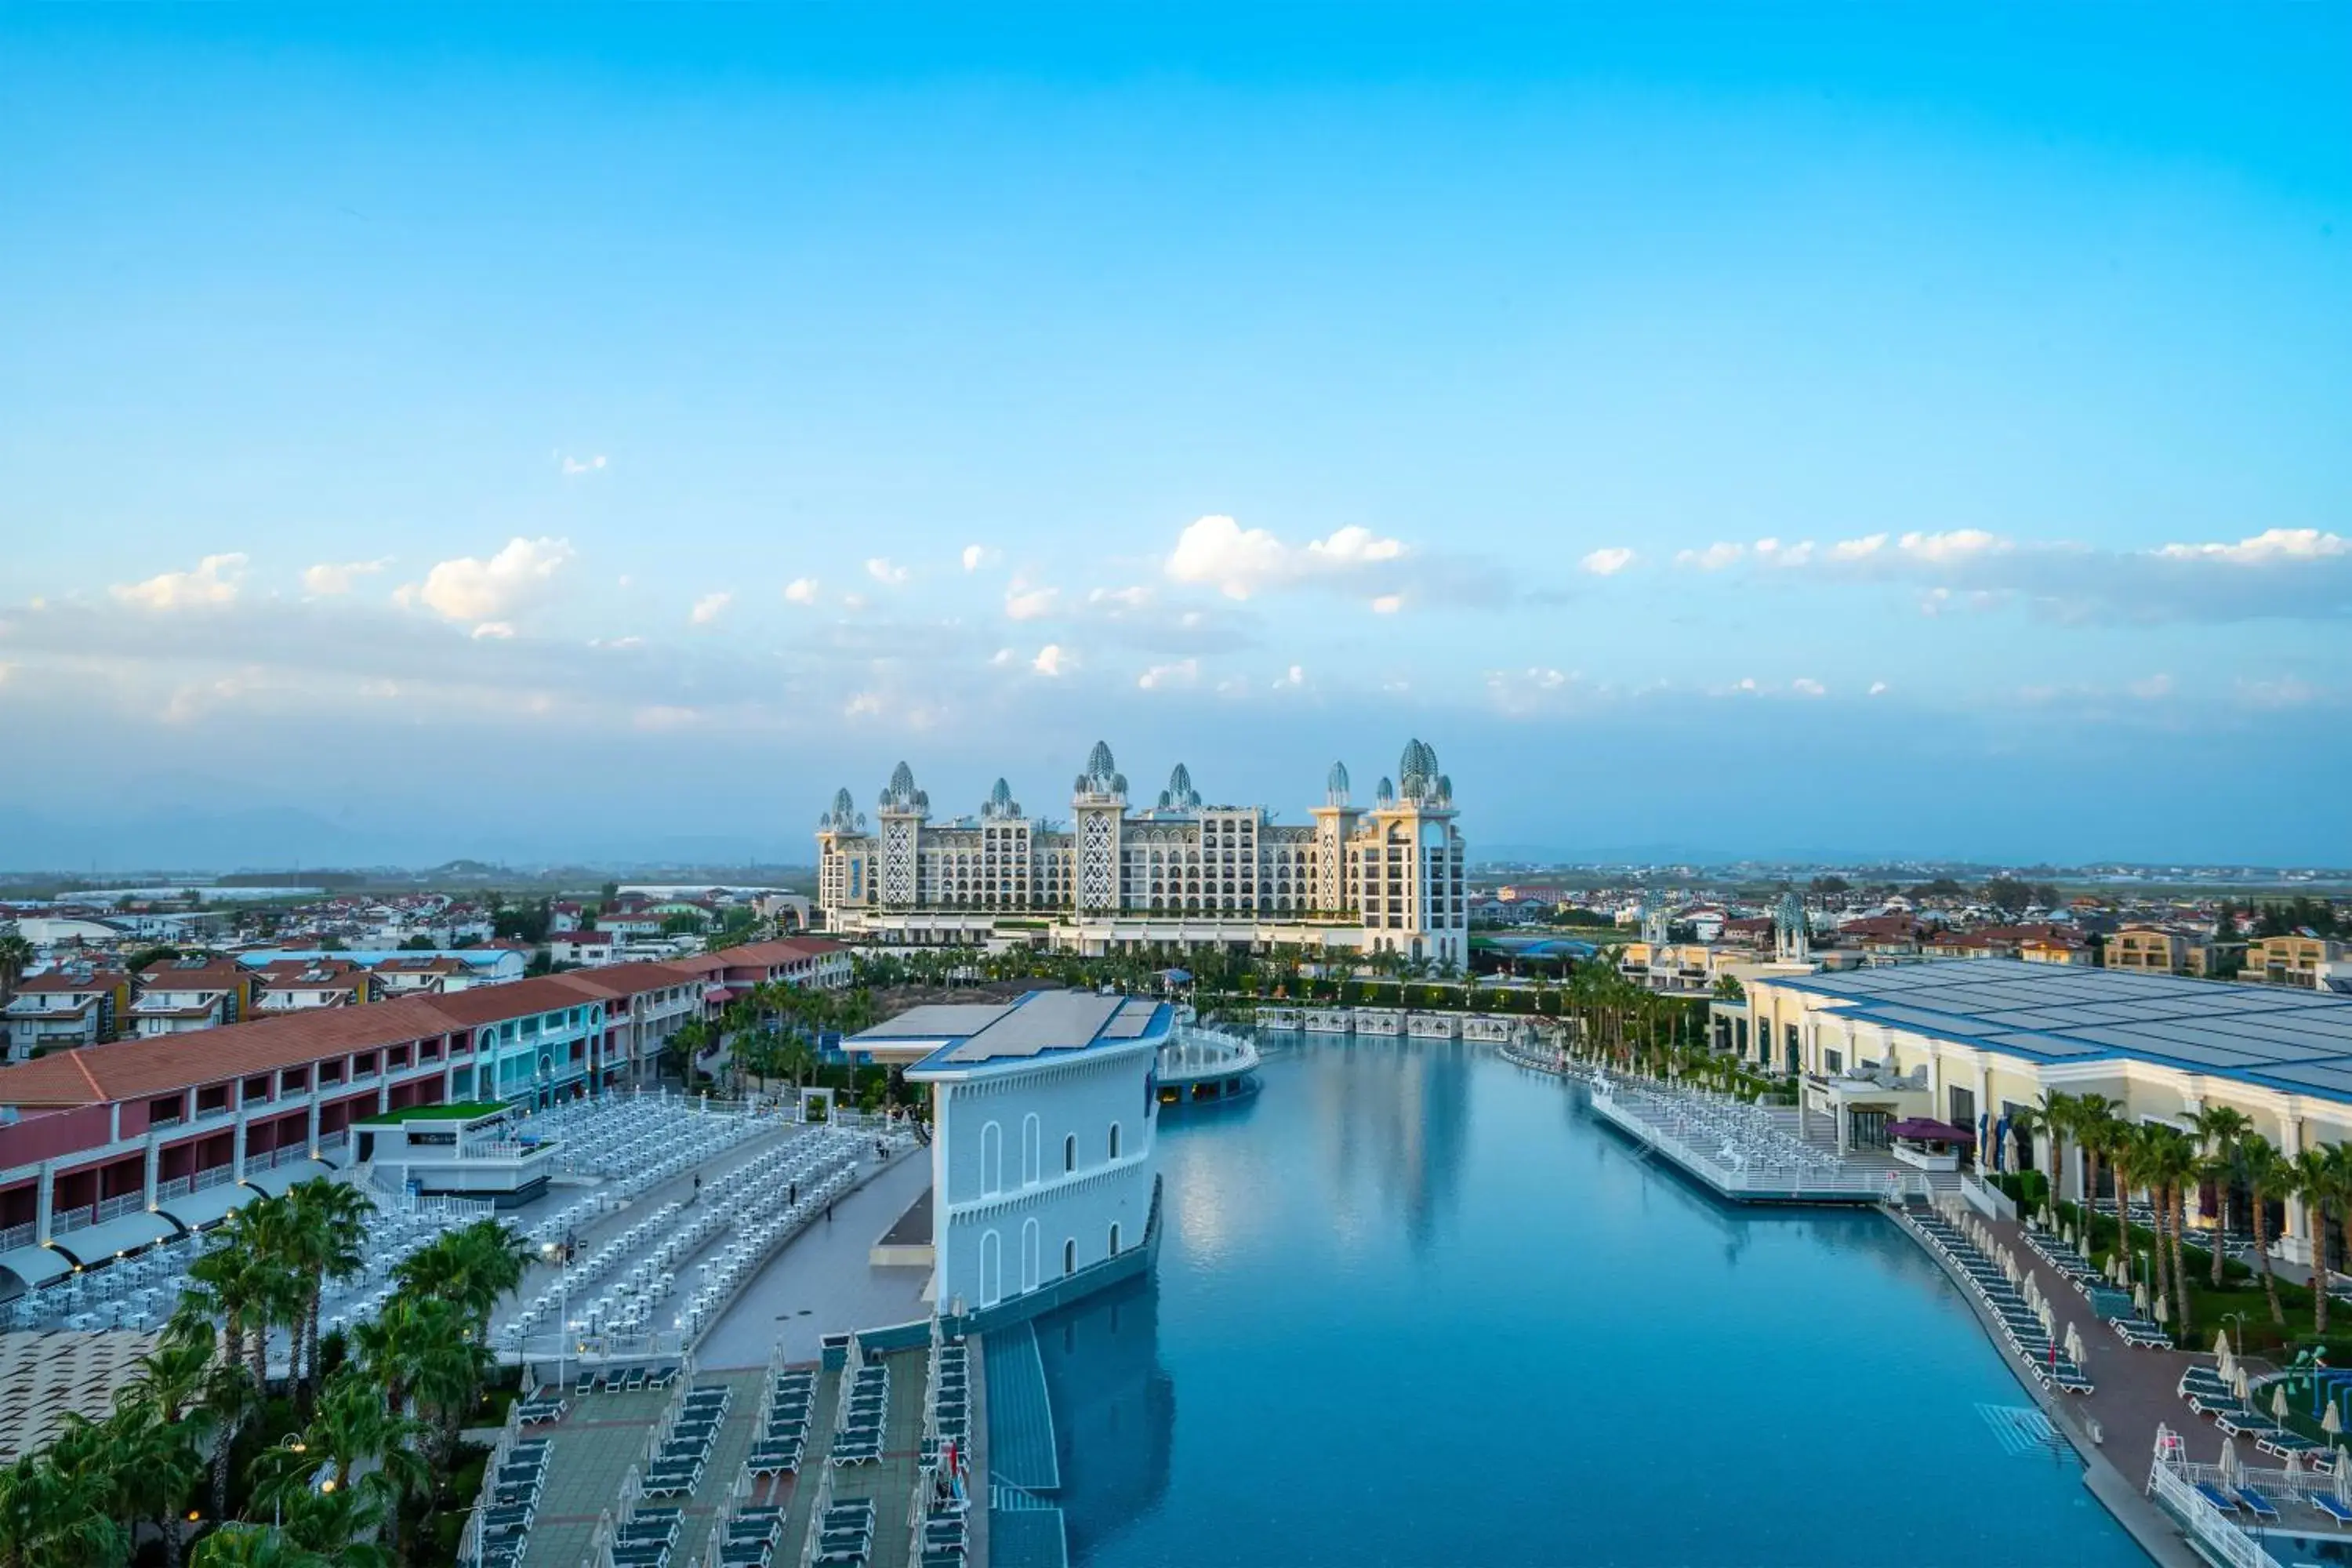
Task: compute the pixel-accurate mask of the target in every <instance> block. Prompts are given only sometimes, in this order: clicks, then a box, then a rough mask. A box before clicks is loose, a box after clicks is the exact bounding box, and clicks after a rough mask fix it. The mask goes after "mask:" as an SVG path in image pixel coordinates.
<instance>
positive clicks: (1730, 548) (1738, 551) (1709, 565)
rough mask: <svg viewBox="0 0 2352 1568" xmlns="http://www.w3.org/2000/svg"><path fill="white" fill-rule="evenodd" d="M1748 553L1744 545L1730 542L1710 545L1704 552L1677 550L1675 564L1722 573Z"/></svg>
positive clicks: (1702, 570)
mask: <svg viewBox="0 0 2352 1568" xmlns="http://www.w3.org/2000/svg"><path fill="white" fill-rule="evenodd" d="M1747 553H1748V551H1747V547H1746V546H1744V545H1738V544H1732V543H1729V542H1725V543H1720V544H1710V545H1708V546H1707V547H1706V549H1704V550H1677V551H1675V565H1677V566H1694V567H1696V568H1697V569H1698V570H1699V571H1701V572H1720V571H1722V570H1723V569H1724V568H1725V567H1727V566H1728V565H1730V564H1731V563H1733V562H1735V561H1738V559H1739V558H1740V557H1741V556H1742V555H1745V554H1747Z"/></svg>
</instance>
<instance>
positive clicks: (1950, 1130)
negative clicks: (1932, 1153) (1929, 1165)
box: [1886, 1116, 1977, 1143]
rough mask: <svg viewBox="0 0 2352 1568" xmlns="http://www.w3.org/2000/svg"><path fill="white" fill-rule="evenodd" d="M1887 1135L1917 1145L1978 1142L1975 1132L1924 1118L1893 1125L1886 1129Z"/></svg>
mask: <svg viewBox="0 0 2352 1568" xmlns="http://www.w3.org/2000/svg"><path fill="white" fill-rule="evenodd" d="M1886 1135H1887V1136H1888V1137H1889V1138H1908V1139H1910V1140H1911V1141H1912V1142H1917V1143H1973V1142H1976V1141H1977V1135H1976V1134H1975V1133H1973V1132H1969V1131H1963V1130H1962V1129H1960V1128H1958V1127H1954V1126H1952V1125H1951V1124H1950V1123H1949V1122H1945V1121H1929V1120H1928V1119H1927V1118H1926V1117H1924V1116H1915V1117H1912V1118H1911V1119H1909V1120H1908V1121H1897V1122H1895V1123H1893V1124H1891V1125H1890V1126H1888V1128H1887V1129H1886Z"/></svg>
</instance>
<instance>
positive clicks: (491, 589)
mask: <svg viewBox="0 0 2352 1568" xmlns="http://www.w3.org/2000/svg"><path fill="white" fill-rule="evenodd" d="M571 559H572V542H571V541H569V540H565V539H523V538H520V537H517V538H514V539H510V540H509V541H508V542H507V544H506V548H505V549H503V550H501V551H499V552H498V553H497V554H496V555H493V556H491V557H490V558H489V559H488V561H483V560H480V559H478V558H477V557H475V556H471V555H464V556H460V557H458V558H457V560H455V561H444V562H442V563H439V564H437V565H436V566H435V567H434V568H433V570H432V571H430V572H428V573H426V574H425V584H424V586H423V587H421V588H419V589H417V590H416V591H415V596H416V597H417V598H419V599H422V600H423V601H424V602H425V605H426V606H427V607H428V608H430V609H431V610H433V611H434V612H435V613H436V614H437V615H439V616H442V618H444V619H445V620H452V621H496V620H503V619H505V618H506V617H507V616H509V614H511V613H512V612H514V611H515V610H518V609H520V608H522V607H523V606H525V605H530V604H532V603H534V602H536V601H537V600H538V599H540V598H541V596H542V595H545V593H546V592H547V588H548V584H550V583H551V581H553V579H554V577H555V574H557V573H558V572H560V571H562V569H563V566H564V563H566V562H569V561H570V560H571Z"/></svg>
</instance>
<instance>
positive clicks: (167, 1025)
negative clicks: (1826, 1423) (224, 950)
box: [125, 958, 256, 1037]
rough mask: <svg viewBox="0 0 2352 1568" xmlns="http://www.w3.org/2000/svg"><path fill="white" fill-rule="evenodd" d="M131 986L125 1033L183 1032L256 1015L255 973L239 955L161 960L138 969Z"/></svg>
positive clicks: (216, 1026) (238, 1021) (166, 1033)
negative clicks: (254, 1013) (235, 956)
mask: <svg viewBox="0 0 2352 1568" xmlns="http://www.w3.org/2000/svg"><path fill="white" fill-rule="evenodd" d="M132 985H133V993H134V994H132V996H131V1014H130V1018H129V1024H130V1027H129V1029H127V1030H126V1031H125V1032H126V1033H132V1034H137V1035H140V1036H142V1037H149V1036H154V1035H177V1034H184V1033H186V1032H188V1031H189V1030H192V1029H216V1028H218V1027H220V1026H222V1025H224V1024H236V1023H241V1022H243V1021H244V1020H245V1019H247V1018H249V1017H251V1016H253V1012H254V1006H253V1003H254V994H255V990H256V986H255V983H254V974H253V973H252V972H251V971H250V970H247V968H245V967H244V966H243V965H241V964H239V963H237V962H236V960H235V959H231V958H167V959H163V960H161V961H159V962H157V963H151V964H149V965H148V966H147V967H146V968H145V969H143V970H142V971H140V973H138V974H137V975H136V976H135V977H134V978H133V980H132Z"/></svg>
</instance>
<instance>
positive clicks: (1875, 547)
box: [0, 5, 2352, 864]
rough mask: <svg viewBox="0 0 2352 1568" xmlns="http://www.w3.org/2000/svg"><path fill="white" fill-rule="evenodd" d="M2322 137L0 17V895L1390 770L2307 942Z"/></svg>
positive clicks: (1605, 48) (2125, 56) (1786, 42)
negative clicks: (2281, 895) (97, 882)
mask: <svg viewBox="0 0 2352 1568" xmlns="http://www.w3.org/2000/svg"><path fill="white" fill-rule="evenodd" d="M2347 68H2352V21H2347V15H2346V13H2344V12H2343V11H2342V10H2340V9H2339V8H2336V7H2326V6H2317V5H2313V6H2302V7H2276V8H2270V9H2238V10H2231V11H2223V10H2221V9H2220V8H2213V9H2166V8H2161V7H2158V8H2142V9H2138V10H2135V11H2133V12H2131V13H2129V14H2128V15H2126V14H2125V13H2121V12H2116V11H2114V10H2111V9H2103V8H2090V7H2081V8H2074V9H2072V10H2067V11H2063V12H2060V13H2056V14H2052V13H2050V12H2047V11H2040V10H2035V9H2032V8H2013V9H2003V8H1985V7H1947V8H1942V9H1935V8H1928V7H1906V8H1902V9H1900V10H1899V11H1897V10H1895V9H1894V8H1886V9H1885V10H1866V9H1863V8H1853V7H1846V8H1837V9H1823V10H1808V9H1804V8H1797V7H1759V6H1736V7H1721V8H1716V7H1698V6H1685V7H1665V8H1661V9H1658V10H1656V11H1654V12H1653V13H1651V14H1650V15H1649V16H1647V17H1646V19H1643V20H1640V21H1635V22H1631V23H1627V22H1621V21H1612V20H1609V19H1606V18H1603V17H1601V16H1576V15H1574V14H1573V13H1570V14H1569V15H1567V16H1562V15H1560V13H1559V10H1557V9H1544V10H1524V11H1515V10H1508V9H1482V10H1479V11H1477V12H1475V15H1473V16H1470V17H1469V18H1467V19H1465V18H1464V17H1462V16H1458V15H1456V14H1455V13H1454V11H1452V10H1449V9H1425V10H1424V9H1416V8H1408V7H1381V8H1370V9H1350V10H1349V11H1347V12H1344V13H1343V12H1342V11H1341V10H1340V9H1339V8H1337V7H1316V8H1299V9H1291V10H1280V9H1270V10H1262V11H1244V10H1234V9H1223V8H1219V7H1213V6H1212V7H1190V8H1185V9H1183V10H1181V11H1177V10H1172V9H1171V10H1154V9H1150V8H1119V9H1117V10H1116V11H1114V12H1111V13H1108V14H1105V13H1103V12H1102V11H1100V10H1099V9H1080V8H1076V7H1073V8H1068V9H1059V10H1034V11H1016V10H1010V9H1002V8H992V10H991V12H990V14H989V16H988V17H987V19H986V21H985V22H984V23H982V22H978V21H974V20H972V19H971V16H969V15H961V16H960V15H959V14H958V13H956V12H951V11H923V10H916V9H908V8H879V7H868V8H859V9H856V10H851V9H849V8H837V9H826V10H817V9H814V8H795V9H789V10H755V9H746V8H723V9H715V10H707V11H706V10H684V9H677V8H659V9H653V8H648V9H643V10H612V11H571V10H561V11H560V10H555V9H552V8H543V7H542V8H530V9H525V10H517V11H512V12H498V11H474V10H465V11H456V10H453V11H446V12H433V11H421V10H415V9H410V8H399V9H394V8H382V9H377V10H373V11H369V12H363V13H361V12H348V11H332V12H330V11H324V10H309V11H286V12H277V11H268V10H255V9H238V8H217V7H205V8H194V9H189V10H184V11H173V10H168V9H146V8H142V9H135V10H134V9H128V8H124V9H99V8H82V9H70V10H68V9H58V10H27V9H26V8H22V7H18V8H12V9H10V10H8V11H6V12H5V13H0V154H5V155H0V235H5V236H7V237H9V241H10V242H9V243H6V244H0V299H4V300H6V301H7V305H6V308H5V310H0V530H5V538H6V540H7V549H6V551H5V552H0V733H5V734H6V735H8V736H10V737H11V738H12V739H13V740H14V741H15V742H16V746H15V747H12V750H16V749H18V748H21V749H22V750H23V751H24V752H29V753H32V754H34V755H37V757H38V758H39V763H40V765H39V766H37V767H33V768H26V767H16V768H12V769H10V770H8V776H7V777H6V778H5V780H0V823H7V822H14V823H16V825H17V826H16V828H15V829H14V830H12V833H11V834H10V835H9V836H13V837H16V838H17V839H18V841H19V848H18V850H17V852H16V853H13V854H0V860H25V859H41V858H45V857H46V858H58V859H65V858H71V859H74V860H77V861H78V860H79V859H83V858H103V857H104V856H105V853H106V850H105V844H106V839H105V835H104V830H103V827H102V826H101V825H103V824H104V823H106V822H108V821H109V820H111V819H114V817H115V816H116V814H118V813H121V812H126V811H128V812H133V813H143V814H148V815H150V816H153V815H156V814H161V815H162V816H164V817H167V818H168V817H170V816H173V814H180V815H194V816H202V815H204V814H206V813H213V814H217V813H221V812H225V811H232V810H235V811H260V812H271V811H286V812H295V811H299V812H302V813H306V814H309V815H310V816H319V817H323V818H326V819H328V820H330V821H331V822H333V823H336V824H339V825H341V826H342V827H344V828H346V829H348V830H350V831H352V832H354V833H356V832H359V831H362V830H364V831H365V832H366V833H367V834H369V835H372V836H373V837H370V838H369V840H368V842H369V843H370V844H371V845H374V844H377V843H380V842H384V841H389V842H390V843H392V844H393V845H394V846H396V847H397V846H408V845H413V846H414V850H415V858H420V859H421V858H434V857H437V856H438V855H440V854H443V853H454V852H457V851H459V850H465V851H467V852H473V853H491V854H498V853H501V852H505V853H513V854H518V855H524V856H528V855H532V854H542V853H544V854H567V853H579V854H590V853H595V854H623V853H628V852H631V851H632V850H635V849H637V848H639V847H648V848H649V847H651V846H653V845H655V844H656V843H660V842H669V841H673V840H678V841H682V840H683V839H686V838H702V837H707V838H709V840H710V841H711V842H713V843H714V844H717V843H720V842H723V843H725V844H728V845H730V846H740V852H741V853H747V854H748V853H753V852H759V853H785V852H791V853H799V854H804V853H805V852H806V847H807V846H806V839H805V837H804V829H805V826H806V824H807V823H808V822H809V821H811V820H813V818H814V815H815V813H816V811H817V810H818V809H819V807H820V806H821V805H823V804H824V801H825V800H826V799H827V798H829V796H830V795H831V792H832V789H833V788H834V786H835V784H844V783H846V784H850V785H851V786H852V787H853V789H854V790H855V792H856V794H857V795H859V796H860V797H861V798H863V797H866V796H869V795H872V794H873V793H874V792H875V790H877V789H878V787H879V785H880V784H881V782H882V779H883V776H884V775H885V773H887V770H888V767H889V765H890V763H892V762H893V761H895V760H897V759H898V757H900V756H902V755H903V756H905V757H907V758H908V760H910V761H911V762H912V763H914V765H915V768H916V771H917V773H918V775H919V777H920V778H921V779H922V781H923V782H924V784H926V786H927V787H929V790H930V792H931V795H932V797H933V799H934V800H935V801H936V802H939V803H940V805H943V806H948V807H951V808H954V809H962V808H964V807H965V806H966V805H976V804H977V802H978V800H979V799H980V797H981V795H982V792H984V790H985V789H986V787H987V785H988V784H989V783H990V781H991V780H992V779H993V778H994V777H995V776H996V775H997V774H998V773H1005V774H1007V775H1009V776H1010V777H1011V779H1012V781H1013V784H1014V785H1015V788H1016V792H1017V793H1019V794H1020V795H1022V796H1023V798H1024V800H1026V801H1027V802H1028V803H1029V804H1030V805H1031V807H1032V809H1033V810H1039V811H1046V810H1050V809H1051V808H1052V806H1053V805H1054V803H1055V801H1056V800H1057V799H1058V797H1059V796H1060V794H1061V792H1062V790H1063V789H1065V788H1066V780H1067V778H1068V777H1069V775H1070V774H1072V773H1074V772H1075V771H1076V767H1077V765H1078V763H1079V761H1080V759H1081V758H1082V757H1083V755H1084V752H1085V749H1086V746H1087V743H1088V742H1090V741H1091V740H1093V739H1094V738H1095V737H1096V736H1097V735H1102V736H1105V737H1108V739H1110V740H1111V742H1113V744H1114V746H1115V747H1116V748H1117V749H1118V752H1119V756H1120V761H1121V763H1122V765H1123V766H1125V767H1126V769H1127V771H1128V772H1129V773H1130V775H1131V776H1133V777H1134V778H1135V779H1136V780H1137V781H1138V783H1139V784H1142V783H1143V782H1144V781H1147V780H1148V781H1150V784H1151V787H1153V788H1156V787H1157V782H1158V779H1159V777H1160V775H1161V774H1163V773H1164V772H1165V770H1166V768H1167V767H1168V766H1169V765H1170V764H1171V763H1173V762H1175V761H1178V760H1182V761H1185V762H1187V763H1190V764H1191V766H1192V770H1193V772H1194V773H1195V774H1196V775H1198V776H1199V777H1200V779H1201V782H1202V785H1203V787H1204V789H1205V790H1206V791H1207V792H1208V793H1209V794H1210V795H1213V796H1217V797H1221V798H1226V799H1236V800H1238V799H1265V800H1267V801H1269V802H1271V803H1273V804H1275V805H1279V806H1285V807H1288V808H1290V809H1292V810H1294V811H1296V810H1297V809H1299V808H1302V807H1303V806H1304V805H1306V804H1307V803H1308V801H1309V800H1310V799H1311V798H1313V797H1314V796H1315V795H1317V794H1318V784H1319V781H1320V780H1321V778H1322V775H1323V772H1324V769H1325V767H1326V765H1327V764H1328V762H1329V761H1330V760H1331V759H1332V758H1333V757H1334V756H1339V757H1343V758H1345V759H1346V760H1347V761H1348V762H1349V764H1350V766H1351V768H1352V769H1353V770H1354V771H1355V773H1356V774H1357V777H1358V780H1359V782H1360V784H1362V785H1364V786H1365V787H1367V788H1369V786H1370V783H1371V781H1372V780H1373V779H1374V778H1375V777H1376V776H1377V775H1378V774H1379V773H1382V772H1385V771H1390V770H1391V769H1392V768H1393V766H1394V757H1395V754H1396V752H1398V750H1399V749H1400V748H1401V747H1402V744H1403V742H1404V741H1405V740H1406V739H1407V738H1408V737H1410V736H1414V735H1418V736H1421V737H1423V738H1424V739H1427V740H1429V741H1430V742H1433V744H1434V745H1435V746H1436V747H1437V749H1438V751H1439V752H1440V754H1441V756H1442V757H1443V758H1444V761H1445V763H1446V764H1447V766H1448V769H1449V771H1450V772H1451V773H1453V775H1454V779H1455V783H1456V786H1457V790H1458V792H1459V793H1460V795H1462V797H1463V798H1464V800H1465V813H1466V815H1465V829H1466V830H1467V831H1469V832H1470V833H1471V835H1472V836H1473V837H1474V840H1475V841H1478V842H1483V843H1485V844H1488V845H1511V846H1528V847H1537V846H1546V847H1556V848H1558V849H1559V850H1560V851H1562V852H1575V851H1591V852H1599V851H1602V850H1608V849H1617V848H1632V847H1659V848H1666V847H1679V848H1683V849H1686V850H1692V849H1709V850H1721V851H1726V852H1735V853H1737V852H1756V853H1768V854H1776V853H1788V852H1795V851H1800V850H1805V849H1822V850H1848V851H1855V852H1861V851H1874V852H1888V853H1914V854H1921V855H1929V854H1965V855H1976V856H1984V857H1990V858H2019V859H2032V858H2059V859H2065V860H2075V859H2082V858H2094V857H2107V856H2120V857H2130V858H2150V859H2170V858H2223V857H2240V858H2252V859H2263V860H2280V861H2291V862H2318V863H2334V864H2342V863H2346V862H2352V818H2347V816H2346V814H2345V813H2344V811H2343V809H2342V806H2341V800H2342V781H2343V779H2344V777H2345V773H2346V764H2347V760H2352V759H2347V734H2352V731H2347V726H2346V723H2345V720H2346V715H2347V697H2352V690H2347V679H2352V677H2347V672H2346V659H2345V657H2344V653H2345V647H2346V627H2347V614H2352V542H2347V536H2352V522H2347V515H2346V513H2347V499H2352V484H2348V483H2347V479H2352V457H2347V454H2352V401H2347V398H2346V397H2345V395H2344V391H2345V385H2346V375H2347V366H2352V254H2347V246H2352V200H2347V197H2348V196H2352V100H2347V98H2346V96H2345V95H2344V94H2343V92H2342V91H2341V82H2342V81H2343V80H2344V79H2345V77H2346V72H2347ZM2185 803H2189V806H2188V808H2187V809H2184V805H2185ZM11 814H13V815H11ZM338 847H345V846H341V845H338V844H337V843H336V842H335V841H334V840H333V839H332V837H331V836H330V837H328V839H327V840H326V841H325V842H324V843H323V844H322V845H317V846H313V847H312V849H313V852H314V853H317V854H327V855H331V854H332V853H334V851H335V849H336V848H338Z"/></svg>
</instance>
